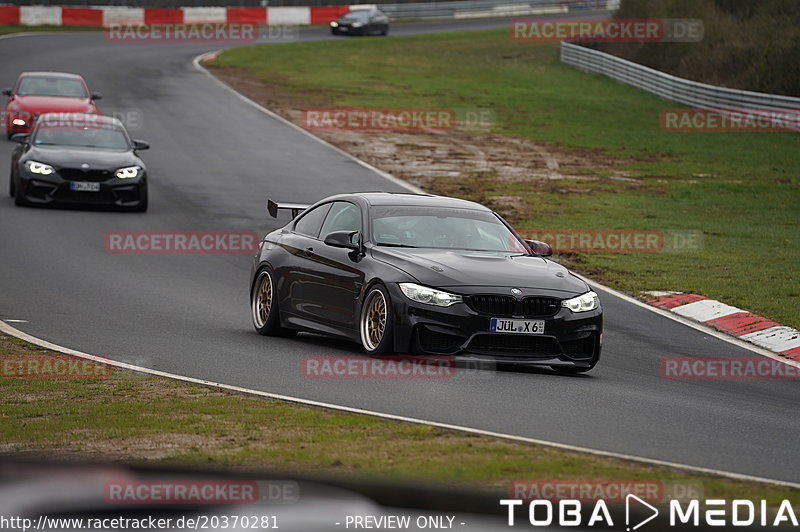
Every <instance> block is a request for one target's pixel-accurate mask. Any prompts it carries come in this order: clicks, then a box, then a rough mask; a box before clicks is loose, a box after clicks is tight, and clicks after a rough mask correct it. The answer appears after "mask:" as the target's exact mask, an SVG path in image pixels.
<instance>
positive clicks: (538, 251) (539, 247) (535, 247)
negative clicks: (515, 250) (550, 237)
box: [525, 240, 553, 257]
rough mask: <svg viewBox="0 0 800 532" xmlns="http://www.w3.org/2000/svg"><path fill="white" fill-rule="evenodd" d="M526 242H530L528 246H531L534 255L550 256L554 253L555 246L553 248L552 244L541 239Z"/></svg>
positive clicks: (526, 241)
mask: <svg viewBox="0 0 800 532" xmlns="http://www.w3.org/2000/svg"><path fill="white" fill-rule="evenodd" d="M525 243H526V244H528V248H530V250H531V253H533V254H534V255H538V256H540V257H549V256H551V255H552V254H553V248H551V247H550V244H548V243H547V242H542V241H541V240H525Z"/></svg>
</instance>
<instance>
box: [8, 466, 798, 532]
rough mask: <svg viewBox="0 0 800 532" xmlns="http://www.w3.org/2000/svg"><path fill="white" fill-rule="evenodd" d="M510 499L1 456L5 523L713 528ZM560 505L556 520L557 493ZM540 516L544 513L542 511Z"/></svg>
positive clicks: (638, 513)
mask: <svg viewBox="0 0 800 532" xmlns="http://www.w3.org/2000/svg"><path fill="white" fill-rule="evenodd" d="M250 487H253V488H254V490H250V489H249V488H250ZM243 488H244V491H242V489H243ZM179 489H180V490H183V491H180V493H181V495H182V496H184V497H189V496H191V495H187V494H192V493H193V494H194V496H199V497H201V498H202V499H203V501H202V503H198V502H197V500H194V501H193V502H188V503H187V502H177V501H176V500H174V499H175V496H176V495H175V494H176V493H179ZM192 490H194V491H192ZM252 495H255V496H254V497H253V496H252ZM178 498H180V497H178ZM507 498H508V496H507V495H506V494H503V493H502V490H495V492H494V493H493V492H491V491H489V490H487V491H486V492H478V491H472V492H470V491H467V490H453V489H450V488H445V487H442V486H421V485H420V486H414V485H410V484H407V483H389V482H388V481H374V480H356V479H342V478H333V477H325V478H311V477H300V476H296V475H276V474H275V473H274V472H269V473H257V472H250V471H248V472H230V471H221V470H198V469H174V468H159V467H155V466H127V465H120V464H112V463H108V464H97V463H92V464H86V463H77V462H55V461H54V462H48V461H43V460H33V459H30V458H24V459H15V458H11V457H5V458H0V530H20V531H24V532H27V530H47V531H54V532H60V531H68V530H69V531H72V530H267V529H270V530H271V529H278V530H282V531H295V530H296V531H302V532H314V531H328V530H364V529H373V530H442V529H445V530H465V531H470V532H472V531H497V530H641V531H656V530H688V529H691V530H705V529H707V526H706V525H705V523H703V522H702V520H701V523H700V524H699V526H688V525H681V526H677V527H670V526H669V523H668V520H667V519H665V518H664V517H665V514H666V513H667V512H666V511H665V510H664V509H663V508H662V511H661V515H659V516H658V517H659V518H660V519H657V518H653V519H652V520H650V521H649V522H646V523H644V524H642V525H641V526H636V525H638V524H640V523H642V521H645V520H646V519H647V518H648V517H650V515H651V511H650V510H649V509H647V508H645V507H643V506H642V507H639V506H636V507H634V506H633V505H632V506H631V508H630V509H629V512H630V513H629V515H627V516H626V509H625V505H621V504H608V510H609V515H610V516H611V517H612V518H613V521H614V522H613V525H612V526H608V524H607V523H603V522H601V523H595V525H594V526H587V525H588V523H587V522H588V520H589V516H590V515H592V513H593V510H594V509H595V503H585V504H583V505H582V507H581V509H580V513H581V514H582V523H581V524H580V525H578V526H569V527H559V526H557V525H552V526H534V525H532V524H531V522H530V516H529V505H528V503H527V502H525V503H523V504H521V505H519V506H516V511H515V512H514V525H513V526H509V512H508V507H507V506H506V505H502V504H501V503H500V501H501V500H502V499H507ZM184 500H186V499H184ZM540 509H541V508H540ZM553 509H554V514H553V519H554V522H555V523H557V522H558V504H557V503H556V502H553ZM542 517H543V514H542V513H541V512H540V513H538V514H537V515H536V516H535V518H536V519H541V518H542ZM626 521H627V522H628V523H629V524H626ZM729 522H730V520H729ZM770 524H771V523H770ZM634 527H635V528H634ZM729 528H734V527H727V526H724V527H714V530H728V529H729ZM766 528H767V529H770V530H777V529H779V528H776V527H772V526H768V527H766ZM790 528H793V529H795V530H796V529H797V528H796V527H790ZM739 529H741V527H739ZM747 529H749V530H759V529H765V528H759V527H753V526H749V527H747ZM780 529H783V527H780Z"/></svg>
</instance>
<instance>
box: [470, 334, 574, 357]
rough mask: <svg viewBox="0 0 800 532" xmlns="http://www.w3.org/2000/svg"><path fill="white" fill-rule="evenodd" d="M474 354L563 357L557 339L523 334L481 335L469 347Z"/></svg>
mask: <svg viewBox="0 0 800 532" xmlns="http://www.w3.org/2000/svg"><path fill="white" fill-rule="evenodd" d="M467 351H468V352H472V353H479V354H481V353H485V354H489V355H503V354H506V355H525V356H534V357H535V356H539V357H542V358H551V357H554V356H559V355H561V348H560V347H559V345H558V342H557V341H556V339H555V338H551V337H549V336H532V335H522V334H480V335H478V336H475V337H474V338H473V339H472V341H471V342H470V343H469V345H468V346H467Z"/></svg>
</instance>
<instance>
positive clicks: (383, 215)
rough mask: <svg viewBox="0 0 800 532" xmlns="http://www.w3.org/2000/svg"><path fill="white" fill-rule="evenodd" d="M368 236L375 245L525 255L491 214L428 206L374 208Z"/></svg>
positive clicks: (504, 227)
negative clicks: (370, 236) (371, 237)
mask: <svg viewBox="0 0 800 532" xmlns="http://www.w3.org/2000/svg"><path fill="white" fill-rule="evenodd" d="M372 235H373V239H374V241H375V243H376V244H377V245H379V246H393V247H408V248H435V249H461V250H471V251H501V252H512V253H526V252H527V250H526V249H525V247H524V246H523V245H522V243H521V242H520V241H519V239H518V238H517V237H516V236H515V235H514V233H512V232H511V231H510V230H509V229H508V227H507V226H506V225H505V224H503V223H502V222H501V221H500V219H499V218H498V217H497V216H496V215H495V214H494V213H491V212H487V211H478V210H470V209H454V208H433V209H432V208H430V207H398V206H390V207H377V208H374V209H373V216H372Z"/></svg>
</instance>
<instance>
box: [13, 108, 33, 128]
mask: <svg viewBox="0 0 800 532" xmlns="http://www.w3.org/2000/svg"><path fill="white" fill-rule="evenodd" d="M8 114H9V115H11V116H12V117H13V118H12V119H11V123H12V124H14V125H15V126H24V125H26V124H30V123H31V114H30V113H29V112H27V111H10V112H9V113H8Z"/></svg>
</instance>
